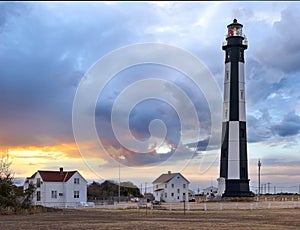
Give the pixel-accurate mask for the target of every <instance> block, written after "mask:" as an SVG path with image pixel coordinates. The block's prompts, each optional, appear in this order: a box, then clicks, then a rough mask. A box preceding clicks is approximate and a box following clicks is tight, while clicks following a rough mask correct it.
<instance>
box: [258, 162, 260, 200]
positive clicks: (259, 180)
mask: <svg viewBox="0 0 300 230" xmlns="http://www.w3.org/2000/svg"><path fill="white" fill-rule="evenodd" d="M260 167H261V162H260V159H258V197H259V196H260Z"/></svg>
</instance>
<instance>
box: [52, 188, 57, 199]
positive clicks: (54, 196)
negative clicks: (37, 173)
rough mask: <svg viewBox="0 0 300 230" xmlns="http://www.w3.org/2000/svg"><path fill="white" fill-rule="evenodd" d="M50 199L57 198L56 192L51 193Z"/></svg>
mask: <svg viewBox="0 0 300 230" xmlns="http://www.w3.org/2000/svg"><path fill="white" fill-rule="evenodd" d="M51 198H53V199H56V198H57V191H53V190H52V191H51Z"/></svg>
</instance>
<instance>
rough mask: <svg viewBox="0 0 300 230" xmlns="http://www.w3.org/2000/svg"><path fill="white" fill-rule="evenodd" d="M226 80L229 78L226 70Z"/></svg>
mask: <svg viewBox="0 0 300 230" xmlns="http://www.w3.org/2000/svg"><path fill="white" fill-rule="evenodd" d="M226 80H229V72H228V71H226Z"/></svg>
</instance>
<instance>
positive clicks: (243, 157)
mask: <svg viewBox="0 0 300 230" xmlns="http://www.w3.org/2000/svg"><path fill="white" fill-rule="evenodd" d="M239 129H240V179H242V180H247V179H248V160H247V135H246V133H247V132H246V122H245V121H240V122H239Z"/></svg>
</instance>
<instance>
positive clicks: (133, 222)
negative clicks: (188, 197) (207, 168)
mask: <svg viewBox="0 0 300 230" xmlns="http://www.w3.org/2000/svg"><path fill="white" fill-rule="evenodd" d="M211 228H212V229H300V209H299V208H290V209H264V210H262V209H257V210H211V211H191V212H187V213H186V214H185V215H184V213H183V212H182V211H172V212H170V211H159V210H148V211H147V213H146V210H145V209H141V210H103V209H63V210H61V211H56V212H47V213H39V214H33V215H2V216H0V229H1V230H15V229H24V230H25V229H42V230H46V229H85V230H88V229H131V230H132V229H156V230H158V229H211Z"/></svg>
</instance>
